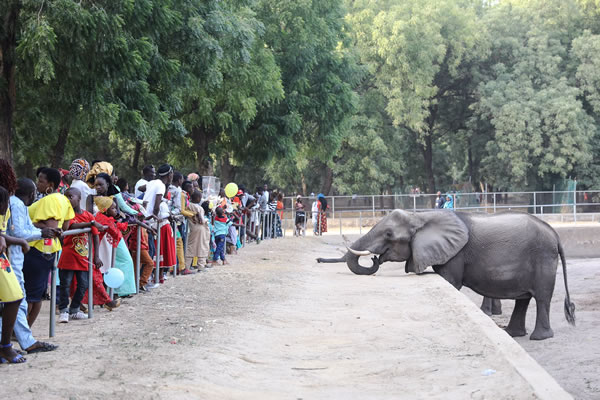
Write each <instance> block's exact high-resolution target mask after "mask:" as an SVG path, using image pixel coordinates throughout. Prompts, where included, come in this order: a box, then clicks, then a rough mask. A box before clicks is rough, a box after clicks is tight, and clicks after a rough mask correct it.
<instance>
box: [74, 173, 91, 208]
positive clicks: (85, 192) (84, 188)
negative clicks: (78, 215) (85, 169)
mask: <svg viewBox="0 0 600 400" xmlns="http://www.w3.org/2000/svg"><path fill="white" fill-rule="evenodd" d="M71 187H72V188H75V189H78V190H79V192H80V193H81V199H80V200H79V208H81V209H82V210H85V209H86V208H85V203H86V201H87V198H88V196H89V195H94V196H95V195H96V189H92V188H91V187H89V186H88V184H87V183H85V182H84V181H81V180H79V179H73V182H71Z"/></svg>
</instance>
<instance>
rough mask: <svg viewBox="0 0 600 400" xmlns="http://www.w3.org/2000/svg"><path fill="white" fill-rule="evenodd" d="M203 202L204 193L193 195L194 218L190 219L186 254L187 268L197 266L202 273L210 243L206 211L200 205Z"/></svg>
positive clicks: (191, 208)
mask: <svg viewBox="0 0 600 400" xmlns="http://www.w3.org/2000/svg"><path fill="white" fill-rule="evenodd" d="M201 201H202V193H200V192H199V191H195V192H194V193H192V201H191V202H190V204H189V209H190V211H191V212H192V213H193V216H192V217H191V218H188V219H189V227H190V231H189V233H188V240H187V247H186V252H185V265H186V267H190V266H196V267H197V268H198V270H200V271H201V270H203V269H204V267H205V266H206V263H207V258H208V242H209V240H210V230H209V228H208V221H207V220H206V218H205V213H204V209H203V208H202V206H201V205H200V202H201ZM194 264H195V265H194Z"/></svg>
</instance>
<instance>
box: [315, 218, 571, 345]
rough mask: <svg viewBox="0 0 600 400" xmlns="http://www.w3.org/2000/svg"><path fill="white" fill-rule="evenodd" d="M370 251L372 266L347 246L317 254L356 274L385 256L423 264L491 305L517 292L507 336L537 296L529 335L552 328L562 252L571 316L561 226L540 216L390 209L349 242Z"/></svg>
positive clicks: (516, 330) (519, 332)
mask: <svg viewBox="0 0 600 400" xmlns="http://www.w3.org/2000/svg"><path fill="white" fill-rule="evenodd" d="M350 248H351V249H353V250H355V251H365V250H366V251H369V252H371V253H373V255H375V256H373V257H372V261H373V265H372V267H370V268H366V267H363V266H361V265H360V264H359V262H358V260H359V256H357V255H355V254H353V253H351V252H350V251H348V252H347V253H346V255H345V256H344V257H342V258H336V259H324V258H319V259H317V261H318V262H346V263H347V265H348V268H350V270H351V271H352V272H354V273H355V274H357V275H372V274H374V273H375V272H377V270H378V269H379V266H380V264H382V263H384V262H386V261H398V262H401V261H406V272H407V273H408V272H415V273H417V274H421V273H423V272H424V270H425V269H426V268H427V267H428V266H433V269H434V271H435V272H437V273H438V274H439V275H441V276H442V277H443V278H444V279H446V280H447V281H448V282H450V283H451V284H452V285H453V286H454V287H455V288H457V289H459V290H460V288H461V287H462V286H463V285H464V286H467V287H469V288H471V289H472V290H474V291H475V292H477V293H479V294H480V295H482V296H485V297H486V298H487V299H485V300H484V305H483V306H486V304H485V303H486V302H488V305H489V311H490V313H491V312H493V311H496V312H498V311H499V310H498V309H496V310H494V308H496V307H493V306H494V304H493V303H494V302H496V304H495V305H496V306H499V305H500V301H499V300H493V299H515V300H516V303H515V308H514V311H513V313H512V316H511V318H510V322H509V324H508V326H507V327H506V331H507V332H508V333H509V334H510V335H511V336H525V335H526V334H527V331H526V329H525V315H526V313H527V307H528V305H529V302H530V300H531V298H532V297H533V298H535V300H536V306H537V315H536V323H535V329H534V331H533V333H532V334H531V336H530V339H533V340H543V339H547V338H550V337H552V336H554V333H553V331H552V328H551V327H550V319H549V312H550V300H551V299H552V293H553V292H554V282H555V278H556V268H557V262H558V257H559V256H560V258H561V260H562V266H563V274H564V281H565V289H566V298H565V317H566V318H567V321H568V322H569V323H571V324H572V325H574V324H575V306H574V305H573V303H571V301H570V298H569V290H568V287H567V271H566V264H565V258H564V252H563V249H562V246H561V244H560V241H559V238H558V234H557V233H556V232H555V231H554V229H552V227H551V226H550V225H548V224H546V223H545V222H543V221H540V220H539V219H538V218H536V217H533V216H531V215H528V214H524V213H512V212H511V213H500V214H492V215H490V214H483V213H463V212H454V211H450V210H436V211H427V212H419V213H410V212H405V211H402V210H394V211H393V212H392V213H390V214H389V215H388V216H386V217H385V218H384V219H382V220H381V221H380V222H379V223H377V225H375V226H374V227H373V229H371V230H370V231H369V233H367V234H366V235H364V236H363V237H361V238H360V239H358V240H357V241H356V242H354V243H353V244H352V246H351V247H350Z"/></svg>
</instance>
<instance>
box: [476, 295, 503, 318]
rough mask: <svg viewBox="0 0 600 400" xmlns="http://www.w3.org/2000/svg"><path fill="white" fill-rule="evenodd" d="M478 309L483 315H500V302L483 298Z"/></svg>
mask: <svg viewBox="0 0 600 400" xmlns="http://www.w3.org/2000/svg"><path fill="white" fill-rule="evenodd" d="M480 308H481V311H483V312H484V314H485V315H490V316H491V315H502V302H501V301H500V300H499V299H491V298H489V297H484V298H483V301H482V302H481V307H480Z"/></svg>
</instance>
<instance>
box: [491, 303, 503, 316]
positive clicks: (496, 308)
mask: <svg viewBox="0 0 600 400" xmlns="http://www.w3.org/2000/svg"><path fill="white" fill-rule="evenodd" d="M492 315H502V303H500V300H494V301H492Z"/></svg>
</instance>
